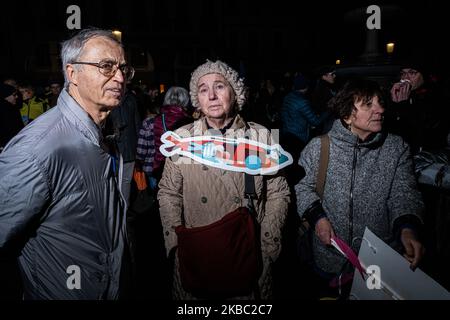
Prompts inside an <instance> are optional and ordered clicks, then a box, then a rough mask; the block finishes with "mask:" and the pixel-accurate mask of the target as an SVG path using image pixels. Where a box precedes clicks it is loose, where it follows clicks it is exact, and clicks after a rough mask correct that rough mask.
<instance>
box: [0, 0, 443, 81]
mask: <svg viewBox="0 0 450 320" xmlns="http://www.w3.org/2000/svg"><path fill="white" fill-rule="evenodd" d="M71 4H77V5H79V6H80V8H81V13H82V16H81V22H82V27H86V26H89V25H92V26H98V27H103V28H118V29H120V30H122V31H123V41H124V44H125V46H126V47H130V48H134V49H133V51H132V52H129V55H130V56H129V57H130V58H131V60H132V61H131V63H133V64H136V63H138V62H139V61H138V60H139V59H140V58H139V55H140V54H142V52H148V53H149V54H150V55H151V56H152V58H153V61H154V66H155V69H154V72H153V75H151V76H149V75H148V74H147V73H145V72H144V71H143V72H141V73H139V72H138V75H137V77H138V78H139V77H140V78H141V79H143V80H146V78H149V77H150V78H151V79H154V80H161V79H162V80H163V81H168V82H183V81H185V79H186V77H187V76H188V75H189V73H190V72H191V71H192V70H193V69H194V68H195V67H196V66H197V65H198V64H199V63H201V62H203V61H204V59H205V58H221V59H224V60H226V61H229V62H230V63H232V64H233V65H234V66H236V67H238V66H239V62H242V63H244V64H245V68H246V72H247V73H249V74H250V75H249V77H250V78H251V77H252V76H254V77H255V78H256V77H260V76H262V75H263V74H266V73H270V72H282V71H283V70H293V69H306V70H308V69H313V68H314V67H315V66H317V65H321V64H330V63H334V61H335V60H336V59H337V58H340V59H342V61H343V63H352V62H354V61H356V60H357V58H358V56H359V55H361V54H362V53H363V51H364V46H365V39H366V31H367V29H366V27H365V22H366V19H367V17H368V16H369V15H368V14H365V13H364V12H363V11H362V10H361V13H362V14H360V15H359V18H358V19H356V18H353V19H352V18H351V17H350V15H349V12H350V11H351V10H354V9H358V8H362V9H364V8H366V7H367V6H368V5H370V4H377V5H380V6H381V8H382V20H381V21H382V22H381V23H382V24H381V30H380V31H379V45H380V51H381V52H383V51H384V45H385V43H386V42H388V41H394V42H395V43H396V52H395V54H396V55H397V56H403V55H407V54H409V53H411V52H413V51H421V52H422V53H423V54H425V56H426V57H427V58H428V59H429V61H430V63H431V62H432V63H433V64H434V65H436V66H437V67H438V68H441V69H442V68H447V64H446V60H447V56H448V50H447V49H446V48H445V47H446V44H445V43H444V42H445V40H446V37H447V31H449V30H448V29H449V27H448V26H447V22H446V21H445V16H446V11H445V10H444V9H443V4H441V2H437V1H423V0H422V1H418V2H413V3H412V2H410V1H408V2H406V1H404V2H399V1H378V2H373V1H370V2H368V1H359V2H356V1H350V2H343V1H333V2H331V1H330V2H323V1H293V0H289V1H288V0H277V1H272V2H268V1H265V2H256V1H254V0H253V1H246V0H215V1H213V0H191V1H168V0H151V1H145V2H141V1H139V2H138V1H119V0H107V1H106V0H102V1H93V0H89V1H88V0H70V1H69V0H62V1H31V0H16V1H14V2H12V1H10V2H9V3H8V4H6V2H2V3H1V4H0V6H1V7H2V10H1V12H2V15H3V18H2V19H1V21H0V25H1V27H2V28H1V31H0V40H1V43H2V47H3V48H2V50H1V53H0V58H1V60H0V61H1V62H0V75H2V76H4V77H5V76H16V77H19V78H24V77H27V78H29V79H42V78H45V77H54V76H55V75H56V74H58V73H59V71H58V68H56V67H55V65H56V64H57V62H55V61H53V62H52V61H51V59H52V57H53V58H54V59H56V58H55V57H57V52H58V50H59V47H58V45H57V44H58V43H59V42H60V41H61V40H63V39H65V38H67V37H68V36H69V34H70V33H71V32H70V31H69V30H67V28H66V20H67V18H68V16H69V15H68V14H67V13H66V12H65V11H66V8H67V6H68V5H71ZM383 5H384V7H383ZM385 8H389V9H385ZM392 8H394V9H392ZM51 43H53V45H51ZM133 60H134V61H133Z"/></svg>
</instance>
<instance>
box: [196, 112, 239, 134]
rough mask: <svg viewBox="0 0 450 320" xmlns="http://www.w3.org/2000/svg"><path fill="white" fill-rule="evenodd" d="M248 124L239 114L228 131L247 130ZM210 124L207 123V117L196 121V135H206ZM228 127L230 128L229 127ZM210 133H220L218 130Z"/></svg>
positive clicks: (211, 130)
mask: <svg viewBox="0 0 450 320" xmlns="http://www.w3.org/2000/svg"><path fill="white" fill-rule="evenodd" d="M246 126H247V124H246V123H245V121H244V119H242V117H241V116H240V115H239V114H237V115H236V116H235V117H234V119H233V121H232V123H231V126H229V129H228V130H234V131H236V130H244V131H245V129H246ZM208 127H209V126H208V124H207V123H206V117H202V118H200V119H198V120H196V121H195V122H194V127H193V130H194V135H196V136H197V135H204V134H205V133H206V131H208ZM227 127H228V126H227ZM209 131H210V133H213V132H216V133H218V130H214V129H209Z"/></svg>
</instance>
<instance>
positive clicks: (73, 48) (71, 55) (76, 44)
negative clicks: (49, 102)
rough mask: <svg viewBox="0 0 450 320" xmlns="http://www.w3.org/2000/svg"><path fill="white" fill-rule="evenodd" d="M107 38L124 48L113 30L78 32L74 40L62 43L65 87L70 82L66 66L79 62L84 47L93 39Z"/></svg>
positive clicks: (88, 29) (92, 29) (89, 29)
mask: <svg viewBox="0 0 450 320" xmlns="http://www.w3.org/2000/svg"><path fill="white" fill-rule="evenodd" d="M98 37H103V38H107V39H109V40H111V41H113V42H115V43H117V44H118V45H120V46H121V47H122V43H121V42H120V41H118V40H117V39H116V38H115V37H114V35H113V33H112V30H104V29H98V28H87V29H83V30H81V31H80V32H78V33H77V34H76V35H75V36H73V37H72V38H70V39H68V40H66V41H64V42H63V43H61V61H62V69H63V74H64V87H67V85H68V83H69V81H68V79H67V74H66V66H67V65H68V64H71V63H73V62H75V61H77V60H78V59H79V58H80V56H81V55H82V54H83V50H84V45H85V44H86V42H88V41H89V40H90V39H92V38H98Z"/></svg>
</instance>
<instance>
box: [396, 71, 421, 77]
mask: <svg viewBox="0 0 450 320" xmlns="http://www.w3.org/2000/svg"><path fill="white" fill-rule="evenodd" d="M418 73H419V71H416V70H407V71H400V77H405V76H407V75H408V76H410V77H414V76H415V75H416V74H418Z"/></svg>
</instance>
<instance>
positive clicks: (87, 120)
mask: <svg viewBox="0 0 450 320" xmlns="http://www.w3.org/2000/svg"><path fill="white" fill-rule="evenodd" d="M57 105H58V108H59V109H60V110H61V112H62V114H63V115H64V116H65V117H66V118H67V120H69V121H70V122H71V123H73V124H74V125H75V126H77V127H78V129H79V130H80V132H81V133H82V134H83V135H84V136H85V137H86V138H88V139H89V140H90V141H92V142H93V143H95V144H96V145H98V146H100V141H101V139H102V133H101V129H100V127H99V126H98V125H97V124H96V123H95V122H94V120H92V118H91V117H90V116H89V114H88V113H87V112H86V111H85V110H84V109H83V108H82V107H81V106H80V105H79V104H78V102H76V101H75V99H74V98H73V97H72V96H71V95H70V94H69V92H68V91H67V90H66V89H64V90H62V91H61V94H60V95H59V97H58V104H57Z"/></svg>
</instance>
